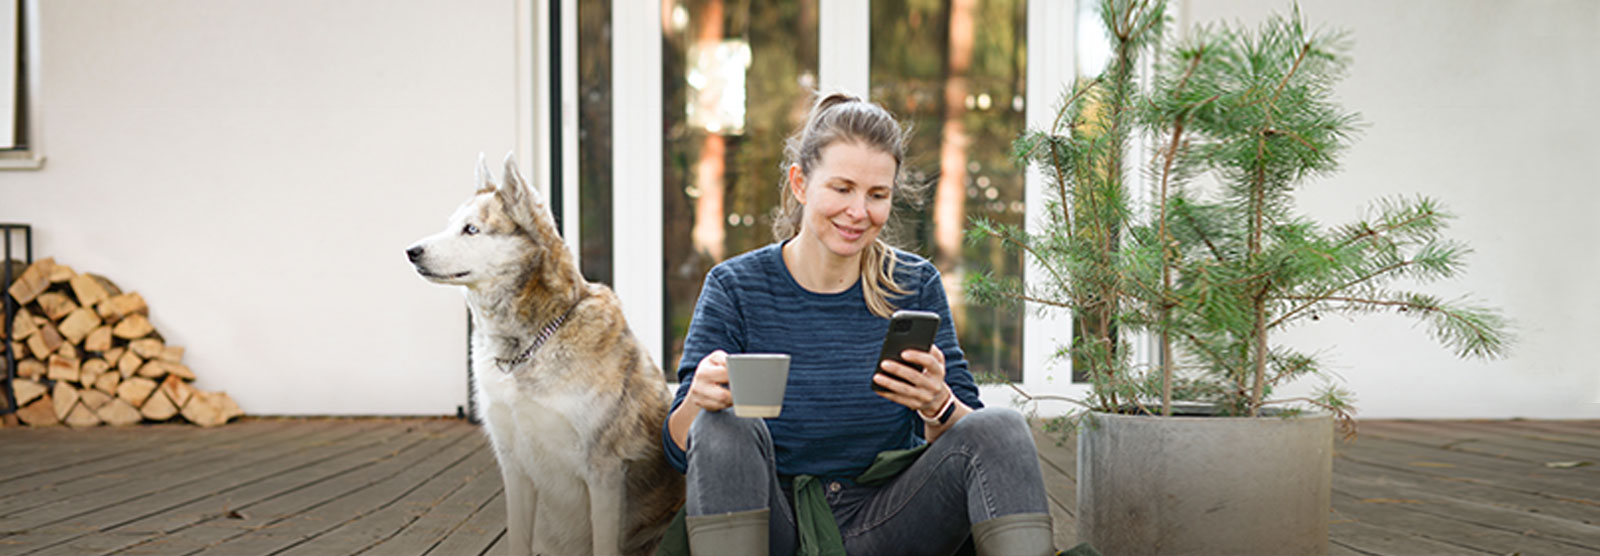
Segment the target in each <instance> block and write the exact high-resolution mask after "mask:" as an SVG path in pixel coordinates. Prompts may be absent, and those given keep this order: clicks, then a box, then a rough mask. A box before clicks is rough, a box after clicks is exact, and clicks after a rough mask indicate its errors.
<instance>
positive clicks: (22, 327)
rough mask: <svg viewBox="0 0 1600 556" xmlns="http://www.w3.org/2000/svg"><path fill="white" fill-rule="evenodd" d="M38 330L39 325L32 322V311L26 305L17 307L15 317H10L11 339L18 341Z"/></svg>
mask: <svg viewBox="0 0 1600 556" xmlns="http://www.w3.org/2000/svg"><path fill="white" fill-rule="evenodd" d="M37 332H39V325H36V324H34V323H33V313H30V312H28V309H27V308H26V307H19V308H17V316H16V318H13V319H11V340H12V341H16V342H20V341H22V340H26V339H28V337H29V336H32V335H34V334H35V333H37Z"/></svg>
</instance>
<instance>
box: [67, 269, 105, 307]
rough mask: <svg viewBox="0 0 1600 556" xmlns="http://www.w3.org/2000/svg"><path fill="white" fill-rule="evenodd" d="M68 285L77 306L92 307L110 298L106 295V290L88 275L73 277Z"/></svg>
mask: <svg viewBox="0 0 1600 556" xmlns="http://www.w3.org/2000/svg"><path fill="white" fill-rule="evenodd" d="M70 283H71V284H72V294H73V296H75V297H77V298H78V304H79V305H82V306H84V307H93V306H94V305H95V304H96V303H99V302H101V301H105V300H106V298H108V297H111V295H110V294H108V293H106V289H105V288H104V287H102V286H101V285H100V281H99V280H96V279H95V278H94V277H93V276H90V275H88V274H79V275H77V276H73V277H72V280H70Z"/></svg>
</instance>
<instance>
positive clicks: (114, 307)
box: [95, 292, 150, 322]
mask: <svg viewBox="0 0 1600 556" xmlns="http://www.w3.org/2000/svg"><path fill="white" fill-rule="evenodd" d="M95 311H97V312H99V313H100V318H103V319H106V320H108V321H112V322H115V321H119V320H122V318H123V317H126V316H128V315H135V314H138V315H149V314H150V306H149V305H145V303H144V297H143V296H141V295H139V292H133V293H127V294H122V295H113V296H111V297H110V298H107V299H106V300H105V301H102V302H101V303H100V305H97V306H95Z"/></svg>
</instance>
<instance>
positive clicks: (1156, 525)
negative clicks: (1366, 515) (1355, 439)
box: [1078, 413, 1333, 556]
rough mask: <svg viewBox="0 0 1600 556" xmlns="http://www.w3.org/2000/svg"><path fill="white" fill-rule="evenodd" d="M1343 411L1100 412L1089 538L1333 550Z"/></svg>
mask: <svg viewBox="0 0 1600 556" xmlns="http://www.w3.org/2000/svg"><path fill="white" fill-rule="evenodd" d="M1332 471H1333V418H1332V417H1331V416H1329V415H1311V416H1302V417H1294V418H1279V417H1261V418H1245V417H1147V416H1132V415H1118V414H1112V413H1093V414H1091V415H1090V416H1089V421H1088V423H1087V426H1085V427H1083V430H1081V431H1079V433H1078V540H1079V541H1083V542H1088V543H1091V544H1093V545H1094V547H1095V548H1096V549H1098V550H1099V551H1100V552H1101V553H1104V554H1106V556H1137V555H1142V554H1161V555H1181V554H1194V555H1208V556H1209V555H1216V554H1230V555H1247V554H1270V555H1273V556H1290V555H1300V554H1317V555H1322V554H1327V553H1328V512H1329V505H1328V492H1329V481H1330V478H1331V476H1332Z"/></svg>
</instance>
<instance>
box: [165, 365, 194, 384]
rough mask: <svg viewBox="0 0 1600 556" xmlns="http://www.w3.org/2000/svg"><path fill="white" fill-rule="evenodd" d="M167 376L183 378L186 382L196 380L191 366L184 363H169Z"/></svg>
mask: <svg viewBox="0 0 1600 556" xmlns="http://www.w3.org/2000/svg"><path fill="white" fill-rule="evenodd" d="M167 374H168V375H176V376H179V377H183V378H184V379H185V380H194V379H195V376H194V371H191V370H189V366H188V365H185V364H183V363H167Z"/></svg>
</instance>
